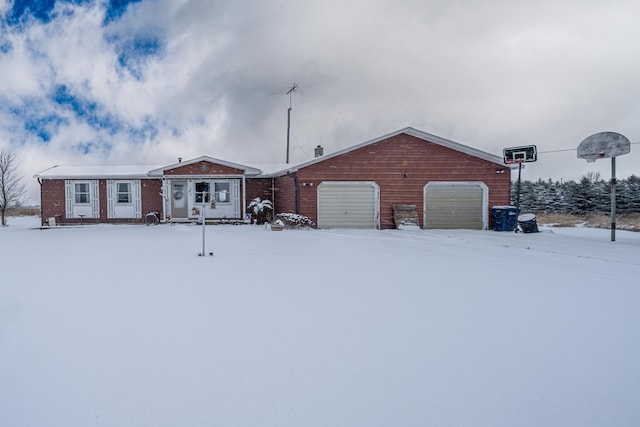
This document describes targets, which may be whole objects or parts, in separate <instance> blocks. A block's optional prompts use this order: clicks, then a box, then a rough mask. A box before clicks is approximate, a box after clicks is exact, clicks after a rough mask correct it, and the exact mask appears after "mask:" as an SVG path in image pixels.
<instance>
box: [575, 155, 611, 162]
mask: <svg viewBox="0 0 640 427" xmlns="http://www.w3.org/2000/svg"><path fill="white" fill-rule="evenodd" d="M580 157H581V158H583V159H585V160H586V161H587V163H594V162H595V161H596V160H598V159H604V158H605V154H604V153H598V154H582V155H581V156H580Z"/></svg>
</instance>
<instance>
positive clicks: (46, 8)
mask: <svg viewBox="0 0 640 427" xmlns="http://www.w3.org/2000/svg"><path fill="white" fill-rule="evenodd" d="M95 1H96V0H14V1H13V4H12V5H11V8H10V9H9V11H8V12H7V13H6V15H5V16H4V17H3V18H4V20H5V22H7V23H8V24H9V25H10V26H17V25H20V24H23V23H25V22H26V21H29V20H30V19H33V20H35V21H37V22H40V23H43V24H46V23H49V22H51V21H52V20H53V19H55V18H56V13H54V10H55V6H56V3H58V2H59V3H69V4H74V5H82V4H90V3H93V2H95ZM141 1H142V0H109V2H108V3H107V4H106V11H105V18H104V24H105V25H107V24H109V23H110V22H113V21H117V20H118V19H120V17H122V15H124V14H125V12H126V11H127V8H128V7H129V5H130V4H131V3H139V2H141Z"/></svg>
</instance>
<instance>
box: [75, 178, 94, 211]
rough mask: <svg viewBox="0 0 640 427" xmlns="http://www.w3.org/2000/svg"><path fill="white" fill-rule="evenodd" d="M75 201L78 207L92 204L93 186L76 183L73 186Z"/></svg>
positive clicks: (85, 183) (87, 183) (86, 183)
mask: <svg viewBox="0 0 640 427" xmlns="http://www.w3.org/2000/svg"><path fill="white" fill-rule="evenodd" d="M73 201H74V204H76V205H88V204H89V203H91V184H90V183H89V182H75V183H74V184H73Z"/></svg>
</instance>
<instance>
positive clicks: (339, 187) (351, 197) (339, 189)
mask: <svg viewBox="0 0 640 427" xmlns="http://www.w3.org/2000/svg"><path fill="white" fill-rule="evenodd" d="M377 197H378V191H377V186H376V185H375V183H356V184H353V183H339V182H335V183H327V182H324V183H322V184H320V185H319V186H318V227H319V228H376V226H377V206H378V201H377Z"/></svg>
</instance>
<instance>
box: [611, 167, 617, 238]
mask: <svg viewBox="0 0 640 427" xmlns="http://www.w3.org/2000/svg"><path fill="white" fill-rule="evenodd" d="M611 241H612V242H615V241H616V158H615V157H612V158H611Z"/></svg>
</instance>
